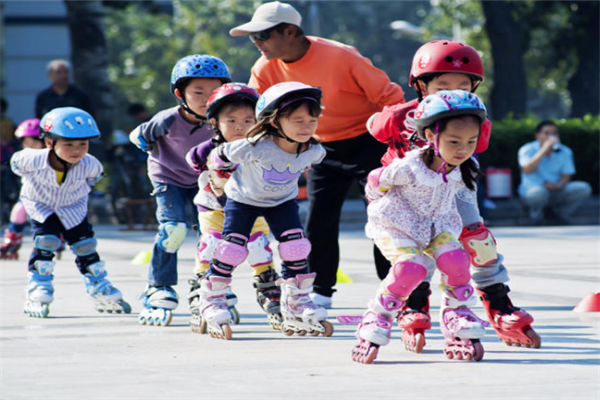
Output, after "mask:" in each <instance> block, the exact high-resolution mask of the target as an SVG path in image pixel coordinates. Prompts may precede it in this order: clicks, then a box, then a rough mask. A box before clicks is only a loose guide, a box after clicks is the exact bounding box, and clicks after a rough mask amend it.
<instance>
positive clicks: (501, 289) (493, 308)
mask: <svg viewBox="0 0 600 400" xmlns="http://www.w3.org/2000/svg"><path fill="white" fill-rule="evenodd" d="M509 292H510V288H509V287H508V286H506V285H505V284H503V283H497V284H495V285H491V286H488V287H487V288H482V289H477V293H478V294H479V296H480V299H481V302H482V303H483V307H484V309H485V312H486V314H487V316H488V319H489V321H490V324H491V325H492V328H494V330H495V331H496V333H497V334H498V338H499V339H500V340H501V341H503V342H504V343H506V344H507V345H508V346H512V345H515V346H517V347H519V346H525V347H533V348H534V349H539V348H540V346H541V345H542V338H541V337H540V335H538V334H537V332H536V331H534V330H533V328H532V327H531V323H532V322H533V317H532V316H531V315H530V314H529V313H528V312H527V311H525V310H522V309H520V308H518V307H515V306H513V303H512V301H511V300H510V298H509V297H508V293H509Z"/></svg>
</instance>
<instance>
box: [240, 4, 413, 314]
mask: <svg viewBox="0 0 600 400" xmlns="http://www.w3.org/2000/svg"><path fill="white" fill-rule="evenodd" d="M301 22H302V17H301V16H300V14H299V13H298V11H296V9H294V7H292V6H290V5H289V4H286V3H280V2H277V1H276V2H271V3H265V4H263V5H261V6H260V7H259V8H258V9H257V10H256V12H255V13H254V15H253V17H252V20H251V21H250V22H248V23H246V24H243V25H240V26H238V27H236V28H234V29H232V30H230V31H229V34H230V35H232V36H241V35H245V34H248V35H249V36H250V40H252V42H253V43H254V44H255V45H256V47H257V48H258V49H259V50H260V52H261V54H262V56H261V57H260V58H259V59H258V60H257V61H256V63H255V64H254V67H252V76H251V78H250V82H249V85H250V86H253V87H255V88H256V89H257V90H258V91H259V92H260V93H262V92H264V91H265V90H266V89H267V88H269V87H270V86H272V85H274V84H276V83H280V82H285V81H298V82H302V83H305V84H307V85H311V86H317V87H320V88H321V89H322V90H323V101H322V104H323V105H324V107H323V116H322V117H321V118H320V120H319V129H318V130H317V134H316V136H317V137H318V139H319V140H321V141H322V142H323V143H322V144H323V146H324V147H325V149H326V150H327V156H326V157H325V159H324V160H323V161H322V162H321V163H320V164H318V165H315V166H313V168H312V169H311V170H310V171H309V172H308V182H307V190H308V199H309V202H310V203H309V210H308V218H307V219H308V220H307V225H306V233H307V236H308V238H309V239H310V241H311V243H312V251H311V253H310V256H309V266H310V270H311V271H313V272H316V273H317V278H316V280H315V283H314V292H315V293H314V294H313V300H314V302H315V303H317V304H319V305H321V306H323V307H326V308H329V307H331V296H332V294H333V292H334V289H333V286H334V285H335V282H336V273H337V268H338V264H339V245H338V235H339V223H340V213H341V209H342V204H343V203H344V198H345V197H346V194H347V192H348V190H349V188H350V185H351V184H352V183H353V181H354V180H358V182H359V184H360V186H361V188H364V185H365V183H366V179H367V175H368V173H369V172H370V171H371V170H373V169H375V168H377V167H379V166H381V164H380V161H379V160H380V159H381V156H382V155H383V153H384V152H385V147H384V146H382V145H381V144H380V143H378V142H377V141H376V140H375V139H373V138H372V137H371V135H369V134H368V133H367V132H366V126H365V124H366V121H367V119H368V118H369V117H370V116H371V115H372V114H373V113H375V112H378V111H380V110H381V109H382V108H383V106H385V105H392V104H397V103H401V102H404V93H403V91H402V89H401V88H400V86H398V85H397V84H395V83H391V82H390V80H389V78H388V76H387V75H386V74H385V73H384V72H383V71H381V70H379V69H377V68H375V67H374V66H373V64H372V63H371V61H370V60H369V59H367V58H365V57H363V56H361V55H360V53H359V52H358V51H357V50H356V49H355V48H353V47H351V46H347V45H344V44H342V43H339V42H335V41H332V40H327V39H323V38H319V37H314V36H305V35H304V32H303V31H302V29H301V28H300V24H301ZM376 262H378V263H379V262H383V263H387V261H386V260H385V259H384V258H383V257H382V256H381V255H380V254H379V253H378V252H377V253H376Z"/></svg>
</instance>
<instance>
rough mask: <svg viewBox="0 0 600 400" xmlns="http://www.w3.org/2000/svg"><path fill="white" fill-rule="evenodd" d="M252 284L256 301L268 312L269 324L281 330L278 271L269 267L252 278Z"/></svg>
mask: <svg viewBox="0 0 600 400" xmlns="http://www.w3.org/2000/svg"><path fill="white" fill-rule="evenodd" d="M252 279H253V280H254V282H253V283H252V285H253V286H254V288H255V289H256V301H257V302H258V305H260V307H261V308H262V309H263V311H264V312H266V313H267V316H268V318H269V325H271V328H273V329H275V330H276V331H279V330H281V321H282V318H281V306H280V300H281V290H280V289H279V286H277V279H279V276H277V272H275V270H273V269H269V270H267V271H265V272H263V273H262V274H260V275H258V276H254V277H253V278H252Z"/></svg>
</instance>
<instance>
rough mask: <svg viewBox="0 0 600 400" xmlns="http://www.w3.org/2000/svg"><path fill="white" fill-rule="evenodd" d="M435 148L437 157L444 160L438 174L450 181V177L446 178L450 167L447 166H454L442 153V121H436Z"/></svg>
mask: <svg viewBox="0 0 600 400" xmlns="http://www.w3.org/2000/svg"><path fill="white" fill-rule="evenodd" d="M433 145H434V149H435V155H436V157H439V158H440V159H441V160H442V165H441V166H440V167H439V168H438V169H437V170H436V171H435V172H436V173H437V174H439V173H441V174H442V180H443V181H444V183H448V178H446V174H447V173H448V169H447V168H446V166H450V167H453V165H452V164H448V162H447V161H446V160H444V158H443V157H442V156H441V155H440V122H439V121H436V123H435V141H434V143H433Z"/></svg>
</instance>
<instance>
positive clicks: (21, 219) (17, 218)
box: [10, 201, 27, 225]
mask: <svg viewBox="0 0 600 400" xmlns="http://www.w3.org/2000/svg"><path fill="white" fill-rule="evenodd" d="M10 222H13V223H15V224H19V225H20V224H24V223H25V222H27V211H25V206H24V205H23V203H21V202H20V201H19V202H18V203H17V204H15V206H14V207H13V209H12V211H11V212H10Z"/></svg>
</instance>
